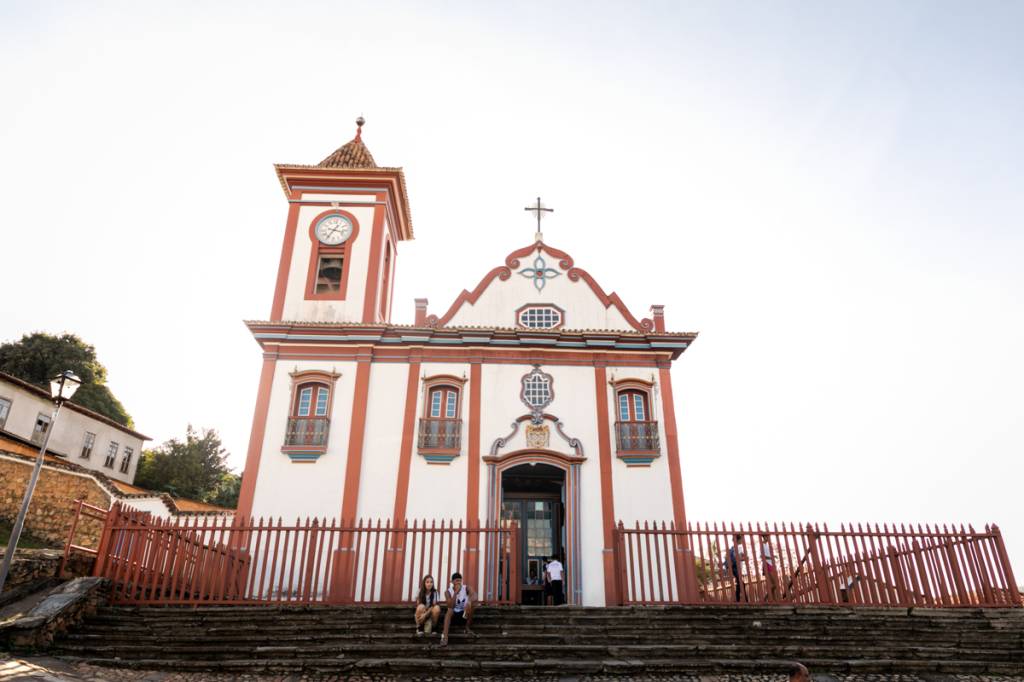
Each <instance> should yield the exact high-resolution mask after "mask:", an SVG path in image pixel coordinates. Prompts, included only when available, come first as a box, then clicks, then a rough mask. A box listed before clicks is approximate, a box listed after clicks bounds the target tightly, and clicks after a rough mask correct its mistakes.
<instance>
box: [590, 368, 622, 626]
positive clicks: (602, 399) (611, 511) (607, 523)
mask: <svg viewBox="0 0 1024 682" xmlns="http://www.w3.org/2000/svg"><path fill="white" fill-rule="evenodd" d="M594 387H595V391H596V392H597V403H596V408H597V450H598V463H599V465H600V471H601V528H602V538H603V540H604V548H603V549H604V552H603V555H604V600H605V605H607V606H612V605H614V604H617V603H618V602H619V595H618V587H617V584H618V581H617V580H616V576H615V560H614V554H613V551H614V548H615V494H614V489H613V487H612V444H611V424H610V423H609V421H608V376H607V372H606V371H605V368H604V367H595V368H594Z"/></svg>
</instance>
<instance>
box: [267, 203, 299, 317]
mask: <svg viewBox="0 0 1024 682" xmlns="http://www.w3.org/2000/svg"><path fill="white" fill-rule="evenodd" d="M298 222H299V205H298V204H291V205H290V206H289V207H288V220H287V222H286V223H285V226H284V243H283V244H282V245H281V262H280V263H279V264H278V266H277V284H276V285H275V287H274V303H273V305H272V306H271V308H270V319H271V320H274V321H275V322H276V321H278V320H280V319H281V316H282V315H283V314H284V297H285V293H286V292H287V290H288V273H289V271H290V270H291V265H292V252H293V251H294V249H295V228H296V226H297V225H298Z"/></svg>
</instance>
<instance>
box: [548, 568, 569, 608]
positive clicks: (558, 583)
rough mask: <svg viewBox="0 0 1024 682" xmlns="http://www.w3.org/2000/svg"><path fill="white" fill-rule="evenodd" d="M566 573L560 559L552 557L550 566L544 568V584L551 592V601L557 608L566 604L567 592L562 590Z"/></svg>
mask: <svg viewBox="0 0 1024 682" xmlns="http://www.w3.org/2000/svg"><path fill="white" fill-rule="evenodd" d="M564 573H565V569H564V568H562V562H561V561H559V560H558V557H554V556H553V557H551V560H550V561H548V565H547V566H545V567H544V583H545V584H546V585H547V586H548V588H549V590H550V592H551V599H552V601H553V602H554V604H555V606H560V605H562V604H564V603H565V591H564V590H563V589H562V584H563V583H562V575H563V574H564Z"/></svg>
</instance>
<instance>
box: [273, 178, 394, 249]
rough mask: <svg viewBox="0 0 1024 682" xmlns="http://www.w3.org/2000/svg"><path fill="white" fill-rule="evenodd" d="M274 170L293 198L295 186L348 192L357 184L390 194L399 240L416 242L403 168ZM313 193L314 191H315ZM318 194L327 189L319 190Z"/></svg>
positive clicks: (285, 190)
mask: <svg viewBox="0 0 1024 682" xmlns="http://www.w3.org/2000/svg"><path fill="white" fill-rule="evenodd" d="M274 169H275V170H276V171H277V177H278V179H279V180H280V181H281V188H282V189H283V190H284V192H285V194H286V195H289V198H292V197H291V193H292V192H293V191H294V190H293V187H294V186H295V185H306V184H312V185H317V186H321V187H331V188H332V189H336V190H344V189H346V188H347V187H351V186H352V185H355V186H357V187H370V188H374V189H375V190H376V191H378V192H380V191H386V192H387V193H388V198H389V201H388V203H389V204H391V205H392V207H393V208H394V213H395V217H396V220H397V221H398V225H397V226H396V229H397V232H398V238H399V239H401V240H404V239H412V238H413V231H412V216H411V214H410V212H409V195H408V192H407V191H406V187H405V174H404V173H403V172H402V169H400V168H372V169H371V168H360V169H357V170H344V169H337V168H320V167H318V166H295V165H289V164H276V165H275V166H274ZM311 191H312V190H311ZM315 191H317V192H320V191H324V190H315ZM353 193H354V194H359V193H362V194H365V193H366V192H353Z"/></svg>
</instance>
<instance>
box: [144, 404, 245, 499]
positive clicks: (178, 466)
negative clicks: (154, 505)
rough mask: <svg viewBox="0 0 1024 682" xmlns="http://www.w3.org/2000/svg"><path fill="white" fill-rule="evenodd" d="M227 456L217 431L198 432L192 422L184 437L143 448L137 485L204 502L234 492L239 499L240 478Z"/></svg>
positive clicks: (221, 497)
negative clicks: (237, 481) (151, 447)
mask: <svg viewBox="0 0 1024 682" xmlns="http://www.w3.org/2000/svg"><path fill="white" fill-rule="evenodd" d="M227 456H228V453H227V451H226V450H224V448H223V447H222V444H221V440H220V436H219V435H217V432H216V431H215V430H213V429H203V430H202V432H198V431H196V430H195V429H194V428H192V425H191V424H190V425H189V426H188V429H187V430H186V432H185V439H184V440H179V439H177V438H171V439H170V440H168V441H167V442H165V443H164V444H163V445H160V446H159V447H156V448H153V449H152V450H145V451H143V453H142V459H141V460H139V468H138V471H137V472H136V474H135V484H136V485H140V486H142V487H144V488H149V489H151V490H158V491H162V492H166V493H170V494H171V495H172V496H174V497H187V498H190V499H193V500H199V501H201V502H210V503H213V504H221V503H222V502H221V501H224V502H227V501H230V500H231V498H232V494H233V495H234V500H235V501H237V500H238V484H236V483H235V482H234V480H233V479H238V478H239V477H238V476H236V475H235V474H232V473H231V471H230V470H228V467H227V464H226V460H227ZM232 490H233V493H232ZM224 506H230V505H229V504H225V505H224Z"/></svg>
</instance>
